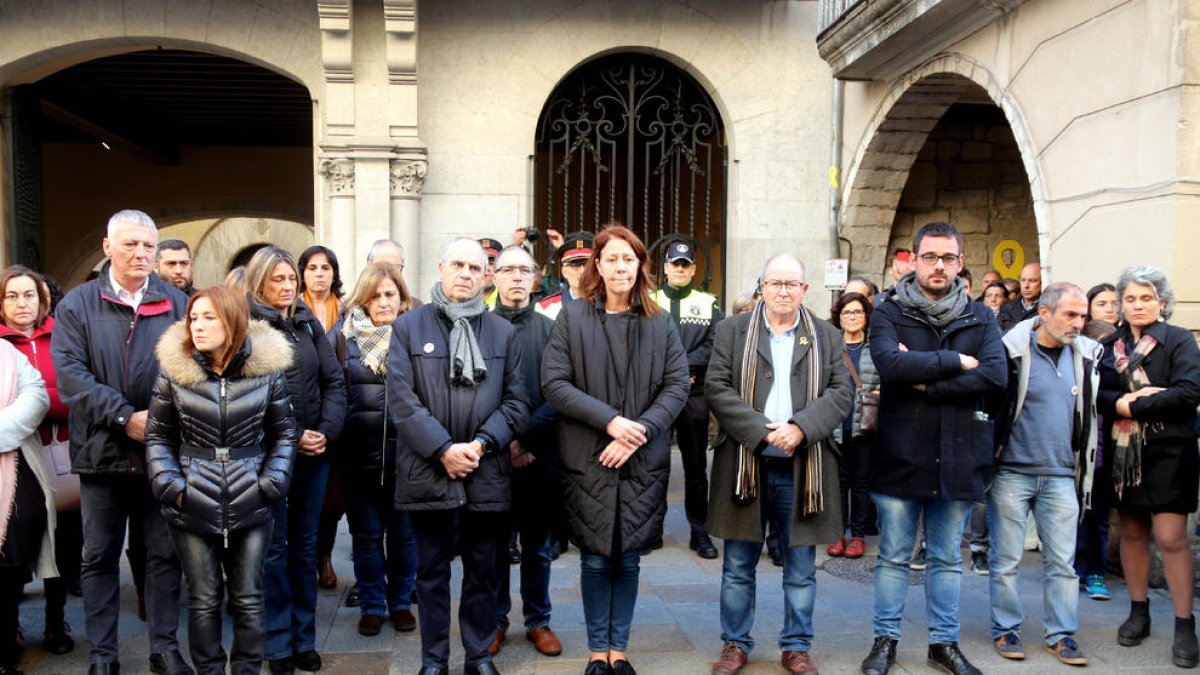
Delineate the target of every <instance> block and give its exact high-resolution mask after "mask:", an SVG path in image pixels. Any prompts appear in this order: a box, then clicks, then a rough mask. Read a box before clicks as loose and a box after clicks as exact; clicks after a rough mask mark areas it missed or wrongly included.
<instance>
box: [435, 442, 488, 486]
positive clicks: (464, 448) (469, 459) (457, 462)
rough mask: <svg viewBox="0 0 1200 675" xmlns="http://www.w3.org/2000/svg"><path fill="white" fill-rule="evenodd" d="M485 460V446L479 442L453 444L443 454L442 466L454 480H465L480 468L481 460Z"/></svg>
mask: <svg viewBox="0 0 1200 675" xmlns="http://www.w3.org/2000/svg"><path fill="white" fill-rule="evenodd" d="M481 459H483V444H482V443H480V442H479V441H471V442H470V443H451V444H450V447H448V448H446V452H443V453H442V466H443V467H445V468H446V473H447V474H449V475H450V478H451V479H452V480H457V479H459V478H465V477H466V476H467V474H469V473H471V472H472V471H474V470H475V469H478V468H479V460H481Z"/></svg>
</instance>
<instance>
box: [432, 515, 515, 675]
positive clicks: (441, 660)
mask: <svg viewBox="0 0 1200 675" xmlns="http://www.w3.org/2000/svg"><path fill="white" fill-rule="evenodd" d="M409 515H410V516H411V517H412V524H413V532H414V533H415V534H416V537H417V584H416V593H417V604H418V605H419V606H420V608H421V611H420V612H418V613H417V617H418V620H419V621H420V624H421V663H422V665H423V666H433V667H437V668H445V667H447V664H448V663H449V661H450V562H451V560H453V559H454V554H455V552H456V551H455V545H456V544H457V546H458V551H457V552H458V553H459V554H460V555H461V557H462V568H463V574H462V592H461V594H460V600H459V607H458V629H459V632H460V633H462V643H463V653H464V662H465V665H466V666H467V667H471V666H477V665H479V664H481V663H487V662H489V661H491V660H492V657H491V656H490V655H488V653H487V648H488V645H489V644H490V643H491V641H492V634H493V633H494V632H495V630H496V549H497V547H498V546H500V544H501V539H502V538H503V541H504V542H507V541H508V532H507V530H506V529H505V528H504V519H505V514H504V513H503V512H500V513H476V512H472V511H467V510H466V509H455V510H447V511H412V512H410V514H409Z"/></svg>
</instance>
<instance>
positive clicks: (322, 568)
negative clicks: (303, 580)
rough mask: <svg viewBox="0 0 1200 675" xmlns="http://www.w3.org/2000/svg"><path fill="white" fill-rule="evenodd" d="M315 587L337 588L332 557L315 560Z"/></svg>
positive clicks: (325, 556)
mask: <svg viewBox="0 0 1200 675" xmlns="http://www.w3.org/2000/svg"><path fill="white" fill-rule="evenodd" d="M317 585H318V586H320V587H321V588H337V573H336V572H334V571H333V557H332V556H327V555H323V556H320V557H318V558H317Z"/></svg>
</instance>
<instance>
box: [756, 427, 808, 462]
mask: <svg viewBox="0 0 1200 675" xmlns="http://www.w3.org/2000/svg"><path fill="white" fill-rule="evenodd" d="M767 429H769V431H768V432H767V435H766V436H764V437H763V440H765V441H766V442H767V445H773V446H775V447H777V448H779V449H780V450H782V451H784V452H785V453H787V455H788V457H791V456H792V454H793V453H795V452H796V448H798V447H800V444H801V443H803V442H804V430H803V429H801V428H800V427H798V426H796V425H795V424H792V423H791V422H770V423H768V424H767Z"/></svg>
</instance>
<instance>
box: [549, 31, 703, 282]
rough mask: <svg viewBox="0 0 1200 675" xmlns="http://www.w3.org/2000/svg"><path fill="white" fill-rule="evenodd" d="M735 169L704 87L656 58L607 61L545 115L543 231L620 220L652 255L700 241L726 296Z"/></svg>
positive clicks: (565, 85)
mask: <svg viewBox="0 0 1200 675" xmlns="http://www.w3.org/2000/svg"><path fill="white" fill-rule="evenodd" d="M725 166H726V161H725V132H724V128H723V126H722V124H721V119H720V116H719V115H718V114H717V110H716V107H715V106H714V105H713V103H712V100H711V99H710V98H709V96H708V94H707V93H706V92H705V91H704V89H703V88H702V87H701V86H700V85H699V84H698V83H697V82H696V81H695V80H693V79H692V78H691V77H689V76H688V75H687V74H686V73H684V72H683V71H681V70H680V69H679V68H677V67H675V66H674V65H672V64H670V63H668V62H667V61H664V60H662V59H660V58H657V57H653V56H649V55H646V54H618V55H613V56H607V57H603V58H599V59H596V60H594V61H591V62H589V63H587V64H585V65H583V66H581V67H580V68H578V69H576V70H575V71H574V72H573V73H571V75H569V76H568V77H567V78H566V79H565V80H564V81H563V82H562V83H560V84H559V86H558V87H557V88H556V89H555V90H554V93H553V94H551V96H550V98H549V100H548V102H547V103H546V105H545V107H544V108H543V110H542V116H541V119H540V120H539V121H538V131H537V157H536V161H535V168H534V171H535V181H534V200H535V208H534V213H535V216H534V217H535V223H536V225H537V227H538V228H539V229H542V230H545V229H547V228H553V229H556V230H558V231H559V232H564V233H565V232H572V231H577V230H587V231H592V232H595V231H596V230H597V229H598V228H599V227H600V226H601V225H603V224H604V223H608V222H612V221H619V222H621V223H623V224H625V225H626V226H627V227H629V228H630V229H632V230H633V231H634V232H636V233H637V234H638V236H640V237H641V238H642V240H643V241H645V242H646V244H647V246H648V247H649V248H650V250H651V253H652V254H658V253H659V252H660V251H661V250H662V247H663V246H664V245H665V243H666V242H668V241H670V240H671V239H672V238H673V237H676V236H683V237H690V238H694V239H695V241H696V242H697V244H698V250H699V252H700V253H702V256H701V258H702V259H701V260H698V261H697V262H698V264H700V265H701V266H702V269H703V275H702V277H700V279H701V285H702V286H703V287H705V288H707V287H709V286H714V287H716V288H720V287H721V271H720V261H721V250H722V244H723V241H724V221H725ZM654 259H655V260H657V259H658V258H657V257H656V258H654ZM655 271H656V272H657V271H659V270H658V269H657V266H656V270H655Z"/></svg>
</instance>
